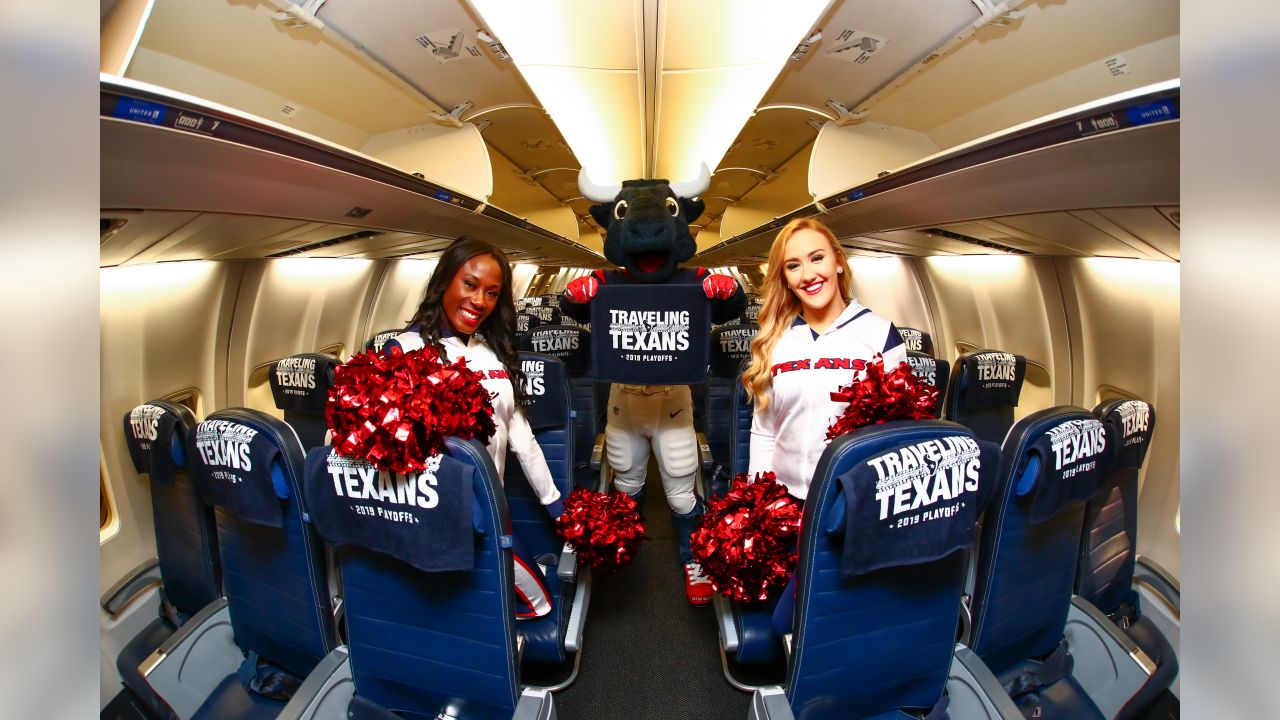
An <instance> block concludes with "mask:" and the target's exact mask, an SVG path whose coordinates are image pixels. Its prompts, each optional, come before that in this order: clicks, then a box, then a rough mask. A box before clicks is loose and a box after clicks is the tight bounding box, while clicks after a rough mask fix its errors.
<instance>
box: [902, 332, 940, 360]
mask: <svg viewBox="0 0 1280 720" xmlns="http://www.w3.org/2000/svg"><path fill="white" fill-rule="evenodd" d="M898 334H899V335H901V336H902V344H904V345H906V346H907V351H908V352H918V353H924V354H925V355H932V354H933V338H931V337H929V333H927V332H925V331H923V330H917V329H915V328H910V327H900V328H898Z"/></svg>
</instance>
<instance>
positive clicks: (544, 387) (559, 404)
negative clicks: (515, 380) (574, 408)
mask: <svg viewBox="0 0 1280 720" xmlns="http://www.w3.org/2000/svg"><path fill="white" fill-rule="evenodd" d="M520 369H521V370H523V371H524V376H525V378H526V379H527V380H528V381H529V384H528V386H527V387H526V388H525V391H526V392H527V393H528V396H529V402H528V404H526V405H525V406H524V407H523V410H524V416H525V418H526V419H527V420H528V421H529V427H531V428H533V429H534V430H543V429H545V428H549V427H564V425H565V424H566V423H568V422H569V379H568V378H567V377H565V367H564V363H562V362H558V361H557V360H556V359H555V358H552V357H539V356H537V355H531V354H529V353H521V354H520Z"/></svg>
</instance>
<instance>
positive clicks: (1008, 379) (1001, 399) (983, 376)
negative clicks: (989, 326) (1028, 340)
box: [957, 350, 1027, 409]
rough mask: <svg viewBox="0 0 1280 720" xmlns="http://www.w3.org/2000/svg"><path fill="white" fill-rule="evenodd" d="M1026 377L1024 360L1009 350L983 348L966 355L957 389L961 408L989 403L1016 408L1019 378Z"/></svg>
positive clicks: (1025, 361) (1020, 387)
mask: <svg viewBox="0 0 1280 720" xmlns="http://www.w3.org/2000/svg"><path fill="white" fill-rule="evenodd" d="M1026 377H1027V359H1026V358H1025V357H1023V356H1021V355H1014V354H1013V353H1006V352H998V351H994V350H992V351H984V352H980V353H975V354H973V355H970V356H968V358H967V359H966V362H965V363H964V375H963V377H961V378H960V380H959V387H958V388H957V390H959V391H961V392H962V393H963V394H962V395H961V401H962V402H963V404H964V407H965V408H968V409H975V408H982V407H990V406H992V405H1009V406H1013V407H1017V405H1018V396H1019V395H1020V394H1021V393H1022V381H1023V380H1024V379H1026Z"/></svg>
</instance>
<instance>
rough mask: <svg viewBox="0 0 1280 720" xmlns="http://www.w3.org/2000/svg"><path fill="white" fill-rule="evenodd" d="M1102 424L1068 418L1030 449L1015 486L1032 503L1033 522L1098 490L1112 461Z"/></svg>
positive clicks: (1026, 500) (1091, 419) (1082, 499)
mask: <svg viewBox="0 0 1280 720" xmlns="http://www.w3.org/2000/svg"><path fill="white" fill-rule="evenodd" d="M1107 452H1108V444H1107V433H1106V429H1105V428H1104V427H1103V425H1102V423H1101V422H1099V421H1097V420H1095V419H1093V418H1089V419H1086V420H1064V421H1063V422H1061V423H1059V424H1058V425H1055V426H1053V427H1051V428H1049V429H1048V431H1046V432H1045V434H1044V435H1042V436H1041V437H1040V439H1038V440H1036V441H1035V442H1034V443H1033V444H1032V445H1031V447H1030V448H1029V449H1028V450H1027V459H1026V462H1025V463H1024V464H1023V466H1022V467H1021V468H1019V475H1018V480H1017V482H1018V485H1017V487H1016V488H1015V492H1017V494H1018V497H1019V498H1021V500H1022V502H1029V503H1030V505H1031V512H1030V519H1031V522H1032V523H1041V522H1044V521H1045V520H1048V519H1050V518H1052V517H1053V516H1054V515H1056V514H1057V512H1058V510H1059V509H1060V508H1061V507H1063V506H1064V505H1067V504H1069V503H1072V502H1084V501H1085V500H1088V499H1089V498H1091V497H1093V495H1094V493H1096V492H1097V491H1098V485H1099V483H1101V482H1102V478H1103V475H1104V472H1105V470H1106V468H1105V467H1104V465H1106V464H1107V463H1108V461H1109V458H1108V456H1107Z"/></svg>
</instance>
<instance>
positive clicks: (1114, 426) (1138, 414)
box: [1103, 400, 1156, 470]
mask: <svg viewBox="0 0 1280 720" xmlns="http://www.w3.org/2000/svg"><path fill="white" fill-rule="evenodd" d="M1103 422H1104V423H1106V425H1107V433H1108V440H1109V441H1110V442H1111V443H1113V447H1112V453H1113V454H1112V456H1111V469H1112V470H1137V469H1139V468H1141V467H1142V463H1143V461H1144V460H1146V457H1147V449H1148V448H1149V447H1151V435H1152V433H1153V432H1155V427H1156V411H1155V408H1153V407H1151V405H1150V404H1149V403H1145V402H1143V401H1141V400H1129V401H1127V402H1124V403H1121V404H1119V405H1117V406H1115V407H1114V408H1112V410H1111V412H1109V413H1107V416H1106V417H1105V418H1103Z"/></svg>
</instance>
